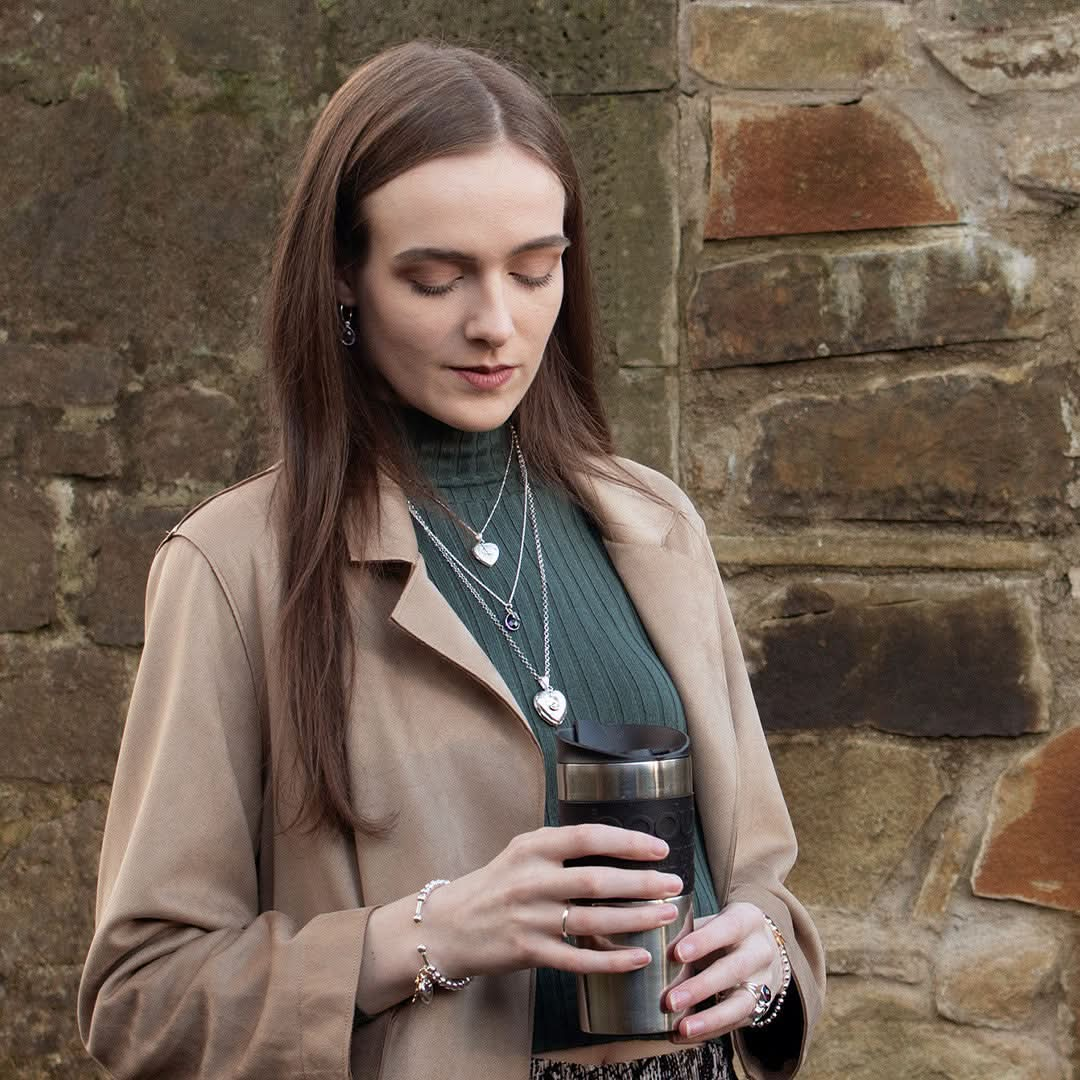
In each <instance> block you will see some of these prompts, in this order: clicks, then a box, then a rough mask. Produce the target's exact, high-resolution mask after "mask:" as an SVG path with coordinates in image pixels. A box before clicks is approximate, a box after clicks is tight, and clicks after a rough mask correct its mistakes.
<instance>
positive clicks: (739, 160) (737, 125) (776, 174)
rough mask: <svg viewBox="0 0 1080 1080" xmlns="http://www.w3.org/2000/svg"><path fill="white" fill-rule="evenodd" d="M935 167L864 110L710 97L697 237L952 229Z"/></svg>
mask: <svg viewBox="0 0 1080 1080" xmlns="http://www.w3.org/2000/svg"><path fill="white" fill-rule="evenodd" d="M821 14H822V15H823V16H824V15H825V13H824V12H822V13H821ZM827 17H828V18H830V19H831V18H832V14H831V9H830V12H829V14H828V16H827ZM785 55H787V54H785ZM937 158H938V155H937V153H936V151H935V149H934V148H933V147H932V146H931V145H930V144H929V143H928V142H927V141H926V139H925V138H923V137H922V136H921V135H920V134H919V132H918V131H917V130H916V129H915V128H914V127H913V125H912V124H911V122H910V121H909V120H907V119H906V118H905V117H903V116H901V115H900V114H898V113H896V112H893V111H891V110H889V109H886V108H883V107H881V106H879V105H875V104H873V103H871V102H869V101H864V102H860V103H859V104H854V105H816V106H814V107H809V106H805V105H757V104H751V103H747V102H743V101H741V100H735V99H725V98H715V99H714V100H713V103H712V155H711V169H710V180H709V196H708V208H707V211H706V216H705V237H706V239H714V240H728V239H731V238H733V237H738V236H777V235H784V234H792V233H819V232H842V231H850V230H853V229H888V228H894V227H900V226H912V225H941V224H949V223H955V222H957V221H958V220H959V217H958V213H957V210H956V207H955V206H953V204H952V202H951V201H950V200H949V198H948V196H947V195H946V193H945V191H944V190H943V188H942V185H941V182H940V173H941V165H940V163H939V162H938V160H937Z"/></svg>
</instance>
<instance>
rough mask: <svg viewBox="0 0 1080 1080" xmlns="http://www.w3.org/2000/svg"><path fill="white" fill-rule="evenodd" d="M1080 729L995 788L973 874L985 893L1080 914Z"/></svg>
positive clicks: (1028, 759) (1028, 758)
mask: <svg viewBox="0 0 1080 1080" xmlns="http://www.w3.org/2000/svg"><path fill="white" fill-rule="evenodd" d="M1077 776H1080V727H1073V728H1069V729H1068V730H1066V731H1064V732H1062V733H1061V734H1060V735H1057V736H1055V737H1054V738H1052V739H1051V740H1050V741H1049V742H1046V743H1044V744H1043V745H1042V746H1040V747H1039V748H1038V749H1036V750H1033V751H1032V752H1031V753H1029V754H1026V755H1025V756H1024V757H1022V758H1021V759H1020V760H1019V761H1018V762H1017V763H1016V764H1015V765H1014V766H1013V767H1012V768H1011V769H1009V770H1008V771H1007V772H1005V773H1003V774H1002V776H1001V778H1000V779H999V780H998V783H997V785H996V786H995V788H994V799H993V803H992V805H991V810H990V820H989V823H988V825H987V830H986V833H985V835H984V836H983V841H982V847H981V848H980V850H979V856H978V859H977V861H976V863H975V871H974V873H973V874H972V888H973V889H974V891H975V893H976V895H977V896H992V897H1011V898H1013V899H1015V900H1025V901H1027V902H1028V903H1029V904H1041V905H1043V906H1045V907H1053V908H1062V909H1064V910H1065V911H1075V912H1080V860H1077V857H1076V853H1077V852H1078V851H1080V800H1078V799H1077V797H1076V778H1077Z"/></svg>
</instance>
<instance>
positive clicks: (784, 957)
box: [749, 912, 791, 1028]
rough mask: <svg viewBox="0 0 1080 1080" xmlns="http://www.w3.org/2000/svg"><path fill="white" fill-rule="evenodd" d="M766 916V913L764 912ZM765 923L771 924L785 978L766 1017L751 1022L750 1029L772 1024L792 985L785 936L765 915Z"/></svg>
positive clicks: (770, 1004)
mask: <svg viewBox="0 0 1080 1080" xmlns="http://www.w3.org/2000/svg"><path fill="white" fill-rule="evenodd" d="M762 914H763V915H765V913H764V912H762ZM765 921H766V922H767V923H768V924H769V929H770V930H771V931H772V934H773V938H774V939H775V941H776V946H777V948H778V949H779V950H780V963H781V964H783V966H784V978H783V981H782V982H781V984H780V990H779V991H778V992H777V993H776V994H775V995H774V996H773V999H772V1001H771V1002H770V1003H769V1008H768V1011H767V1012H766V1013H765V1014H764V1016H759V1017H758V1018H757V1019H755V1020H751V1021H750V1025H749V1026H750V1027H752V1028H763V1027H765V1025H766V1024H771V1023H772V1022H773V1021H774V1020H775V1019H776V1017H777V1015H778V1014H779V1012H780V1006H781V1005H783V1004H784V998H786V997H787V992H788V987H789V986H790V985H791V959H790V957H789V956H788V951H787V943H786V942H785V941H784V935H783V934H782V933H780V927H779V926H777V925H776V923H774V922H773V921H772V919H770V918H769V916H768V915H765Z"/></svg>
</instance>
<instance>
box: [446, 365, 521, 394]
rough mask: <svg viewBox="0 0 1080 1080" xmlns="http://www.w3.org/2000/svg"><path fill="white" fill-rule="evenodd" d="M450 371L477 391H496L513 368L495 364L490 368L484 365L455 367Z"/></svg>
mask: <svg viewBox="0 0 1080 1080" xmlns="http://www.w3.org/2000/svg"><path fill="white" fill-rule="evenodd" d="M451 370H453V371H456V372H457V373H458V375H460V376H461V377H462V378H463V379H464V380H465V381H466V382H468V383H469V384H470V385H471V386H473V387H475V388H476V389H477V390H495V389H498V388H499V387H500V386H502V385H503V384H504V383H505V382H506V381H507V380H508V379H509V378H510V376H511V375H513V373H514V368H513V367H512V366H509V365H506V364H495V365H492V366H490V367H488V366H485V365H477V366H476V367H457V368H452V369H451Z"/></svg>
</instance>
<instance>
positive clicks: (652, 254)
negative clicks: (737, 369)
mask: <svg viewBox="0 0 1080 1080" xmlns="http://www.w3.org/2000/svg"><path fill="white" fill-rule="evenodd" d="M559 107H560V112H561V114H562V116H563V119H564V120H565V121H566V124H567V127H568V128H569V133H570V141H571V143H572V144H573V148H574V154H575V156H576V158H577V162H578V168H579V170H580V172H581V175H582V178H583V180H584V182H585V184H586V187H587V193H586V194H587V199H588V207H587V214H588V225H589V253H590V256H591V258H592V262H593V266H594V269H595V272H596V278H597V282H598V291H599V299H600V309H601V317H602V324H603V330H604V335H605V337H606V338H607V341H608V343H609V345H610V346H611V347H612V348H613V350H614V356H613V357H612V358H611V362H612V363H614V364H616V365H619V366H623V367H626V366H637V367H665V366H675V365H676V364H677V363H678V323H679V320H678V314H677V308H676V295H675V278H676V268H677V263H678V249H679V225H678V212H677V190H678V188H677V176H676V167H677V161H678V153H677V147H676V134H677V133H676V127H677V111H676V106H675V103H674V101H673V100H671V99H670V98H669V97H666V96H663V95H659V94H641V95H630V96H625V97H621V96H620V97H588V98H564V99H562V100H561V101H560V102H559Z"/></svg>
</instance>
